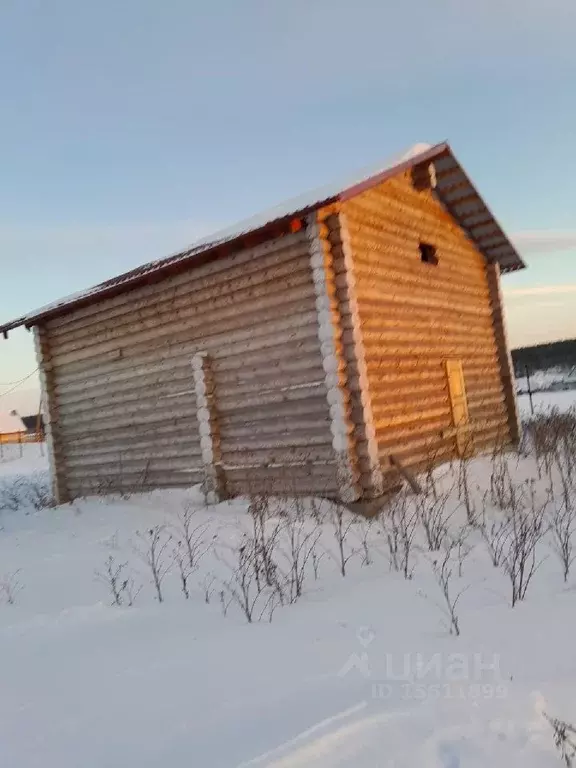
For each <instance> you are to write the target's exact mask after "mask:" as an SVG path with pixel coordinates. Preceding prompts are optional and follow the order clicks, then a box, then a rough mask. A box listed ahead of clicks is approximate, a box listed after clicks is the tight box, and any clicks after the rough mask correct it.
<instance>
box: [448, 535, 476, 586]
mask: <svg viewBox="0 0 576 768" xmlns="http://www.w3.org/2000/svg"><path fill="white" fill-rule="evenodd" d="M471 530H472V526H470V525H463V526H462V527H461V528H460V529H459V530H458V531H457V532H456V535H455V536H454V537H453V538H452V541H451V547H452V549H453V550H454V556H455V559H456V562H457V563H458V578H462V573H463V570H464V562H465V561H466V558H467V557H468V556H469V555H470V554H471V552H472V550H473V549H474V547H473V545H472V544H471V543H470V533H471Z"/></svg>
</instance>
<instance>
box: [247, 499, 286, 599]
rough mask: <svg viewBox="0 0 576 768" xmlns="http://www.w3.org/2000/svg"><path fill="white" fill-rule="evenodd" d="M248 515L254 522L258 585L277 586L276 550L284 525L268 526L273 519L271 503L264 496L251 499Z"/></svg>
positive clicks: (254, 554)
mask: <svg viewBox="0 0 576 768" xmlns="http://www.w3.org/2000/svg"><path fill="white" fill-rule="evenodd" d="M248 514H249V515H250V519H251V521H252V543H253V554H252V561H253V565H254V575H255V578H256V582H257V585H258V587H260V582H261V581H263V582H264V584H265V585H266V586H268V587H272V586H277V585H278V582H279V579H278V567H277V564H276V562H275V559H274V550H275V548H276V546H277V544H278V537H279V535H280V532H281V529H282V525H281V523H280V522H276V524H275V525H272V526H271V527H270V526H268V524H267V523H268V521H269V520H270V517H271V516H270V501H269V499H268V497H267V496H265V495H264V494H259V495H255V496H251V497H250V503H249V505H248Z"/></svg>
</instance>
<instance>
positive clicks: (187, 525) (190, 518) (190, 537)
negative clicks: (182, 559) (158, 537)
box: [171, 503, 209, 573]
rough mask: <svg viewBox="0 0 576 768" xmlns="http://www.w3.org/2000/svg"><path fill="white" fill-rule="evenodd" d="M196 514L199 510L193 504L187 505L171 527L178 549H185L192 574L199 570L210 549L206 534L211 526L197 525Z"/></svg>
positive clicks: (205, 524) (206, 524)
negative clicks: (201, 561)
mask: <svg viewBox="0 0 576 768" xmlns="http://www.w3.org/2000/svg"><path fill="white" fill-rule="evenodd" d="M196 514H197V510H196V509H194V507H192V505H191V504H189V503H186V504H184V505H183V506H182V509H181V510H180V511H179V512H178V514H177V520H176V522H175V523H174V525H172V526H171V527H172V530H173V531H174V538H175V539H176V540H177V542H178V547H179V548H181V549H183V551H184V553H185V555H186V558H187V560H188V567H189V570H190V573H193V572H194V571H196V570H197V568H198V565H199V564H200V560H201V559H202V558H203V557H204V555H205V554H206V552H207V551H208V547H209V545H208V544H207V543H206V532H207V531H208V528H209V524H208V523H207V522H204V523H198V524H196V525H195V522H196Z"/></svg>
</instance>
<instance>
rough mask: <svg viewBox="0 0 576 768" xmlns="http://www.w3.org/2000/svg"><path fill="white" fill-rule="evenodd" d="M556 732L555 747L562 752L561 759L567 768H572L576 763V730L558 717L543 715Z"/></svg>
mask: <svg viewBox="0 0 576 768" xmlns="http://www.w3.org/2000/svg"><path fill="white" fill-rule="evenodd" d="M543 714H544V717H545V718H546V720H547V721H548V722H549V723H550V725H551V727H552V730H553V731H554V746H555V747H556V749H557V750H558V751H559V752H560V757H561V758H562V762H563V763H564V765H565V766H566V768H572V767H573V766H574V763H575V761H576V728H575V727H574V726H573V725H570V723H567V722H565V721H564V720H559V719H558V718H557V717H550V715H547V714H546V712H544V713H543Z"/></svg>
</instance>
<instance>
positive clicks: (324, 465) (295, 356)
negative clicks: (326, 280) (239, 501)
mask: <svg viewBox="0 0 576 768" xmlns="http://www.w3.org/2000/svg"><path fill="white" fill-rule="evenodd" d="M310 259H311V255H310V243H309V240H308V237H307V234H306V232H305V231H304V230H301V231H300V232H297V233H293V234H288V235H285V236H283V237H279V238H276V239H274V240H271V241H269V242H267V243H264V244H262V245H258V246H255V247H253V248H249V249H245V250H243V251H240V252H238V253H236V254H234V255H230V256H227V257H225V258H221V259H218V260H215V261H212V262H210V263H207V264H203V265H200V266H198V267H196V268H195V269H189V270H188V271H186V272H183V273H181V274H178V275H174V276H171V277H168V278H166V279H164V280H163V281H161V282H158V283H155V284H153V285H148V286H145V287H141V288H137V289H133V290H131V291H129V292H127V293H123V294H121V295H118V296H115V297H113V298H109V299H105V300H102V301H100V302H95V303H94V304H91V305H89V306H85V307H83V308H79V309H77V310H76V311H73V312H71V313H69V314H66V315H63V316H60V317H56V318H54V319H52V320H50V321H48V322H47V323H46V324H45V326H43V328H42V329H41V337H42V344H43V354H44V355H45V356H46V357H45V359H46V360H49V365H50V381H49V383H50V402H51V430H52V435H53V441H54V457H55V463H56V466H57V476H58V479H59V485H60V495H61V498H65V497H72V498H73V497H76V496H79V495H83V494H87V493H93V492H99V491H110V490H127V489H128V490H134V489H140V488H142V489H145V488H157V487H168V486H187V485H190V484H192V483H197V482H201V481H202V480H203V479H204V472H203V458H202V449H201V443H200V436H199V425H198V420H197V408H196V395H195V382H194V373H193V369H192V365H191V363H192V358H193V357H194V355H195V354H197V353H200V352H202V353H206V354H207V355H209V358H210V366H211V376H212V379H213V386H214V402H215V408H216V411H217V414H218V435H219V450H220V457H221V462H222V467H223V470H224V474H225V482H226V488H227V491H228V492H229V493H230V494H232V495H233V494H237V493H245V492H247V491H257V490H264V489H267V490H268V491H282V490H286V491H298V492H302V493H305V492H308V493H317V494H327V495H334V494H336V493H337V491H338V480H337V468H336V463H335V460H334V451H333V446H332V434H331V429H330V426H331V417H330V411H329V406H328V400H327V390H326V383H325V372H324V369H323V362H322V356H321V351H320V340H319V337H318V322H317V312H316V288H315V285H314V280H313V275H312V269H311V264H310Z"/></svg>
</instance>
